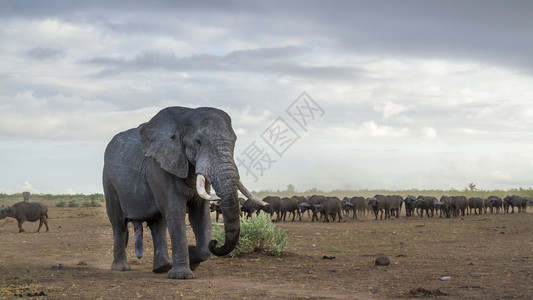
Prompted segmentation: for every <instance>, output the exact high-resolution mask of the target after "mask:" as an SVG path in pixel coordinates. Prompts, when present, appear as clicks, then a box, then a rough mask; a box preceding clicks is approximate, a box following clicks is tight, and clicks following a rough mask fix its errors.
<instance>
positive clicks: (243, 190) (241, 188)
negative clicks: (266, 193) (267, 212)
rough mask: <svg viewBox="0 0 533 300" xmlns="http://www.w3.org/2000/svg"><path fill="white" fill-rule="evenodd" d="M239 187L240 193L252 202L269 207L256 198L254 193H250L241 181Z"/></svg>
mask: <svg viewBox="0 0 533 300" xmlns="http://www.w3.org/2000/svg"><path fill="white" fill-rule="evenodd" d="M237 186H238V188H239V191H241V193H242V194H243V195H244V196H245V197H246V198H248V199H250V200H252V201H253V202H255V203H257V204H258V205H259V206H267V205H268V203H266V202H264V201H262V200H260V199H259V198H257V197H256V196H254V195H253V194H252V193H250V191H248V190H247V189H246V188H245V187H244V185H243V184H242V182H241V181H240V180H239V182H238V183H237Z"/></svg>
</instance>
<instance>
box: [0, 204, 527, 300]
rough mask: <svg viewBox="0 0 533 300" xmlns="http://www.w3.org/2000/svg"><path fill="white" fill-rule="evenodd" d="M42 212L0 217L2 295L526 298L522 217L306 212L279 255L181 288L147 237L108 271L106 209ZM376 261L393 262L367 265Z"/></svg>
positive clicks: (204, 271)
mask: <svg viewBox="0 0 533 300" xmlns="http://www.w3.org/2000/svg"><path fill="white" fill-rule="evenodd" d="M45 203H46V202H45ZM46 204H47V205H48V206H49V216H50V221H49V223H50V231H49V232H41V233H33V231H35V230H36V229H37V226H38V223H25V224H24V228H25V230H26V231H27V233H23V234H17V231H18V230H17V225H16V222H15V220H14V219H4V220H0V298H7V299H14V298H15V296H14V294H20V295H22V296H23V297H28V294H35V293H41V292H42V293H44V294H45V295H46V296H40V297H38V299H132V298H144V299H155V298H157V299H214V298H216V299H246V298H248V299H267V298H268V299H270V298H273V299H387V298H412V297H438V298H442V299H447V298H449V299H514V298H524V299H531V298H533V285H531V279H532V278H533V253H532V250H531V249H533V213H531V211H529V213H528V214H513V215H503V214H499V215H497V214H494V215H491V214H487V215H482V216H475V215H474V216H465V217H462V218H461V217H460V218H457V219H438V218H432V219H427V218H423V219H421V218H419V217H416V218H412V219H408V218H406V217H401V218H400V219H393V220H386V221H374V220H371V219H369V218H366V217H364V218H360V219H359V220H352V219H348V220H345V222H341V223H322V222H313V223H312V222H310V218H308V217H307V216H305V217H304V220H303V221H302V222H286V223H283V222H282V223H280V224H279V227H281V228H283V229H284V230H285V231H286V232H287V235H288V247H287V249H286V250H285V252H284V253H283V255H282V257H281V258H275V257H272V256H268V255H264V254H253V255H249V256H244V257H240V258H233V259H231V258H227V257H225V258H215V257H213V258H211V259H209V260H208V261H206V262H204V263H203V264H201V265H200V267H199V268H198V269H197V270H196V272H195V275H196V277H197V278H196V279H194V280H187V281H182V280H171V279H167V277H166V274H154V273H152V272H151V264H152V262H151V256H152V253H153V249H152V247H151V240H150V235H149V233H147V234H146V235H145V257H144V258H143V259H142V260H140V261H139V260H137V259H136V258H135V256H134V254H133V249H132V246H131V245H130V246H129V249H128V250H129V258H130V259H129V260H130V263H131V266H132V271H129V272H114V271H111V270H110V269H109V267H110V265H111V261H112V234H111V227H110V225H109V222H108V220H107V216H106V214H105V209H104V208H56V207H54V206H53V203H46ZM41 231H43V230H42V229H41ZM189 233H190V232H189ZM130 234H131V230H130ZM131 240H132V239H131ZM380 255H386V256H387V257H388V258H389V259H390V261H391V264H390V265H389V266H385V267H383V266H375V265H374V261H375V259H376V258H377V257H378V256H380ZM324 256H327V257H330V258H332V257H334V259H324ZM54 264H63V265H64V267H63V268H60V269H53V268H52V265H54ZM445 276H449V277H450V279H449V280H441V278H442V277H445Z"/></svg>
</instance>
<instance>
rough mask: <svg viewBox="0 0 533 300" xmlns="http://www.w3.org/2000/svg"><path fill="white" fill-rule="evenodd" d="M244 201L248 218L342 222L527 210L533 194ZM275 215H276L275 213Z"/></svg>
mask: <svg viewBox="0 0 533 300" xmlns="http://www.w3.org/2000/svg"><path fill="white" fill-rule="evenodd" d="M239 200H240V202H241V215H242V216H243V217H244V216H245V217H246V218H247V219H248V218H250V217H252V216H253V214H254V213H256V214H259V212H261V211H265V212H266V213H268V214H270V217H271V218H272V219H273V221H275V222H279V221H282V220H283V221H286V217H287V214H289V219H290V217H291V214H292V221H294V220H295V218H296V217H298V220H299V221H301V220H302V214H303V213H304V212H305V211H308V216H310V217H311V221H312V222H314V221H315V220H317V221H318V220H323V221H324V222H329V221H330V220H331V221H336V220H338V221H339V222H340V221H341V220H342V218H343V216H344V217H350V215H351V218H357V215H360V216H361V215H366V214H373V215H374V218H375V219H376V220H377V219H378V215H379V219H382V220H384V219H390V218H392V217H395V218H398V217H400V213H401V212H402V210H404V211H405V216H407V217H414V216H418V217H421V218H423V217H424V215H425V216H427V217H428V218H429V217H434V216H439V217H440V218H442V217H446V218H450V217H457V216H465V215H469V214H476V215H478V214H479V215H481V214H487V213H488V212H490V213H515V209H516V211H517V212H518V213H521V212H523V213H525V212H526V209H527V206H528V205H533V198H525V197H521V196H517V195H512V196H506V197H505V198H503V199H502V198H500V197H498V196H489V197H488V198H486V199H483V198H481V197H471V198H466V197H465V196H442V197H441V198H440V199H437V198H436V197H433V196H422V195H421V196H418V197H415V196H411V195H409V196H407V197H405V198H403V197H402V196H399V195H375V196H374V197H370V198H366V199H365V198H364V197H351V198H350V197H345V198H344V199H343V200H340V199H339V198H338V197H329V196H320V195H313V196H310V197H304V196H293V197H290V198H288V197H283V198H281V197H278V196H267V197H265V198H264V199H263V201H264V202H267V203H268V205H267V206H264V207H260V206H258V205H257V204H256V203H255V202H252V201H251V200H244V199H239ZM211 211H212V212H216V221H217V222H218V219H219V215H220V214H221V212H220V207H219V203H211ZM274 215H275V217H274Z"/></svg>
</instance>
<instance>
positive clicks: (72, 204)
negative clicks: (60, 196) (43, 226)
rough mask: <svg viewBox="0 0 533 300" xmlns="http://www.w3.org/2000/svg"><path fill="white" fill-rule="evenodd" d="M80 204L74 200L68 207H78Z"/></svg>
mask: <svg viewBox="0 0 533 300" xmlns="http://www.w3.org/2000/svg"><path fill="white" fill-rule="evenodd" d="M78 206H80V204H79V203H78V202H76V200H72V201H70V202H69V203H68V207H78Z"/></svg>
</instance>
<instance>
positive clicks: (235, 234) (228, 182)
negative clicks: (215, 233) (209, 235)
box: [209, 162, 240, 256]
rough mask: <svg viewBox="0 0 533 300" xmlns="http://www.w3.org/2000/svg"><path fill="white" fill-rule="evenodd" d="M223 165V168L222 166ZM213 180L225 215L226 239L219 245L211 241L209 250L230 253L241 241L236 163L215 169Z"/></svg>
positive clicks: (223, 253) (229, 163)
mask: <svg viewBox="0 0 533 300" xmlns="http://www.w3.org/2000/svg"><path fill="white" fill-rule="evenodd" d="M220 166H222V168H220ZM214 171H215V172H213V175H215V176H213V177H211V178H213V179H214V180H213V181H212V184H213V188H214V189H215V192H216V193H217V195H218V196H219V197H220V199H221V201H220V209H221V211H222V216H223V217H224V230H225V235H226V239H225V242H224V245H222V246H220V247H217V243H218V242H217V241H216V240H211V241H210V242H209V251H211V253H213V254H214V255H217V256H224V255H228V254H229V253H230V252H231V251H233V249H234V248H235V246H236V245H237V242H238V241H239V233H240V215H239V200H238V194H237V185H238V182H239V176H238V174H239V173H238V171H237V167H236V166H235V164H234V163H231V162H226V163H225V164H221V165H219V168H217V170H214Z"/></svg>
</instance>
